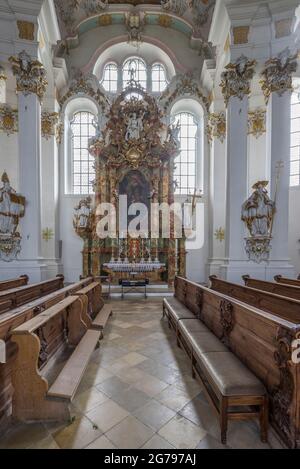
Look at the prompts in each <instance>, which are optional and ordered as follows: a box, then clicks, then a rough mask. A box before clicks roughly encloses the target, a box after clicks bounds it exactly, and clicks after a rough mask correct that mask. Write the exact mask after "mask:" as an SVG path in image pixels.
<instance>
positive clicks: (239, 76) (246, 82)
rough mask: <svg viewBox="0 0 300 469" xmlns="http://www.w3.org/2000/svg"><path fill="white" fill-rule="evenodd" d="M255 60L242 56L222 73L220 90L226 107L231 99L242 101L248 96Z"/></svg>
mask: <svg viewBox="0 0 300 469" xmlns="http://www.w3.org/2000/svg"><path fill="white" fill-rule="evenodd" d="M255 65H256V61H255V60H249V59H248V58H247V57H245V56H244V55H242V56H241V57H240V58H239V59H238V60H237V61H236V62H235V63H230V64H228V65H227V66H226V67H225V70H226V71H225V72H223V73H222V81H221V85H220V86H221V88H222V93H223V96H224V100H225V104H226V106H227V105H228V103H229V100H230V98H231V97H233V96H235V97H238V98H239V99H241V100H242V99H243V98H244V96H245V95H249V94H250V85H251V80H252V78H253V76H254V72H255Z"/></svg>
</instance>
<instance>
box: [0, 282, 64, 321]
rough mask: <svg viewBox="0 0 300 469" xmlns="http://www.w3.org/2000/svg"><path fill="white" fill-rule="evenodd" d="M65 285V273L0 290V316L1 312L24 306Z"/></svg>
mask: <svg viewBox="0 0 300 469" xmlns="http://www.w3.org/2000/svg"><path fill="white" fill-rule="evenodd" d="M63 287H64V277H63V275H58V276H57V277H56V278H55V279H52V280H47V281H45V282H41V283H36V284H34V285H27V286H25V287H19V288H15V289H12V290H7V291H5V292H0V317H1V314H3V313H6V312H7V311H10V310H11V309H14V308H16V307H18V306H22V305H24V304H26V303H29V302H30V301H33V300H35V299H37V298H40V297H42V296H45V295H48V294H49V293H52V292H54V291H56V290H59V289H60V288H63Z"/></svg>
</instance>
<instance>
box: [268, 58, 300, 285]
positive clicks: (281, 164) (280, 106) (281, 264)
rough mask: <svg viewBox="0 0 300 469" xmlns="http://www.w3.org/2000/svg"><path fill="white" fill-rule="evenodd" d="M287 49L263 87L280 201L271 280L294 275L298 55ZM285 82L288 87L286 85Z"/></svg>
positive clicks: (273, 181) (274, 187) (274, 193)
mask: <svg viewBox="0 0 300 469" xmlns="http://www.w3.org/2000/svg"><path fill="white" fill-rule="evenodd" d="M289 53H290V51H289V50H288V49H286V50H285V51H283V52H282V53H281V54H279V56H278V57H276V58H273V59H270V60H269V61H268V62H267V63H266V67H265V69H264V71H263V74H262V75H263V80H262V87H263V91H264V94H265V98H266V101H267V157H268V164H269V174H270V176H269V177H270V194H271V198H272V200H275V202H276V214H275V217H274V223H273V231H272V237H273V239H272V242H271V244H272V250H271V254H270V262H269V265H268V267H267V279H268V280H273V277H274V275H278V274H281V275H284V276H289V277H294V275H295V271H294V268H293V266H292V265H291V263H290V259H289V253H288V248H289V246H288V243H289V189H290V138H291V135H290V134H291V93H292V72H294V71H296V69H297V63H296V55H295V56H290V55H289ZM282 83H285V88H283V87H282Z"/></svg>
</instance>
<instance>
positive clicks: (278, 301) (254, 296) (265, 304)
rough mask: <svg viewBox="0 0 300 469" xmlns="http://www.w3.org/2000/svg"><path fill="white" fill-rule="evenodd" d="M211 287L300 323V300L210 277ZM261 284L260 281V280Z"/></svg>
mask: <svg viewBox="0 0 300 469" xmlns="http://www.w3.org/2000/svg"><path fill="white" fill-rule="evenodd" d="M210 282H211V287H210V288H211V289H212V290H214V291H217V292H219V293H223V294H224V295H227V296H230V297H232V298H235V299H237V300H240V301H243V302H244V303H247V304H249V305H251V306H255V307H256V308H259V309H261V310H263V311H266V312H268V313H271V314H275V315H276V316H279V317H281V318H283V319H286V320H287V321H290V322H292V323H294V324H299V325H300V300H294V299H293V298H287V297H285V296H280V295H275V294H274V293H270V292H269V291H263V290H260V289H257V288H250V287H247V286H245V287H244V286H242V285H238V284H235V283H230V282H227V281H225V280H221V279H219V278H217V277H216V276H214V275H213V276H211V277H210ZM258 284H259V282H258Z"/></svg>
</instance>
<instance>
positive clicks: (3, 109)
mask: <svg viewBox="0 0 300 469" xmlns="http://www.w3.org/2000/svg"><path fill="white" fill-rule="evenodd" d="M0 130H1V131H2V132H4V133H6V135H12V134H14V133H16V132H18V110H17V109H14V108H12V107H11V106H9V105H7V104H0Z"/></svg>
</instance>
